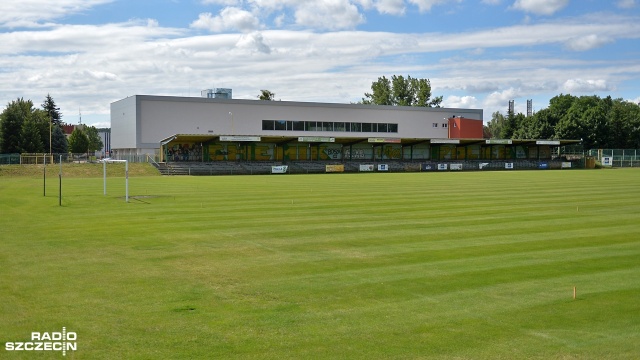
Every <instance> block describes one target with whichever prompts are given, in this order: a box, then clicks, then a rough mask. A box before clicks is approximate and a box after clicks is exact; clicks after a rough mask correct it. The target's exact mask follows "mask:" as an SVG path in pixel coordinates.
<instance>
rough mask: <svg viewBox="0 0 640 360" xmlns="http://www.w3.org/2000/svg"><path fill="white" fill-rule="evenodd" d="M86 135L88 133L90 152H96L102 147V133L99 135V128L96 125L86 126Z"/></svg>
mask: <svg viewBox="0 0 640 360" xmlns="http://www.w3.org/2000/svg"><path fill="white" fill-rule="evenodd" d="M85 135H87V139H88V140H89V152H96V151H98V150H100V149H102V146H103V144H102V139H100V135H98V129H96V128H95V127H94V126H89V127H87V128H85Z"/></svg>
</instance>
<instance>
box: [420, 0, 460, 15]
mask: <svg viewBox="0 0 640 360" xmlns="http://www.w3.org/2000/svg"><path fill="white" fill-rule="evenodd" d="M408 1H409V3H411V4H413V5H415V6H417V7H418V9H419V10H420V12H427V11H430V10H431V8H432V7H433V6H436V5H440V4H445V3H448V2H458V3H459V2H461V1H462V0H408Z"/></svg>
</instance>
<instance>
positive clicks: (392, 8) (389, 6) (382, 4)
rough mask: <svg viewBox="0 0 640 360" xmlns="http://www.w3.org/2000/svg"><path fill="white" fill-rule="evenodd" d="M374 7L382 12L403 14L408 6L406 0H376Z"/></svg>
mask: <svg viewBox="0 0 640 360" xmlns="http://www.w3.org/2000/svg"><path fill="white" fill-rule="evenodd" d="M374 7H375V8H376V10H377V11H378V12H379V13H381V14H391V15H402V14H404V12H405V10H406V8H405V6H404V0H376V1H375V3H374Z"/></svg>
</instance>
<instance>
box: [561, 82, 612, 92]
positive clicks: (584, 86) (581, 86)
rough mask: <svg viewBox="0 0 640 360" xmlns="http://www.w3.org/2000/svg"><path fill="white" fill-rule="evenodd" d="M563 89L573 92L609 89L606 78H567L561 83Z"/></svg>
mask: <svg viewBox="0 0 640 360" xmlns="http://www.w3.org/2000/svg"><path fill="white" fill-rule="evenodd" d="M562 87H563V89H564V90H565V91H566V92H569V93H571V92H574V93H592V92H597V91H608V90H611V87H610V86H609V84H607V81H606V80H603V79H598V80H583V79H569V80H567V81H565V83H564V84H563V86H562Z"/></svg>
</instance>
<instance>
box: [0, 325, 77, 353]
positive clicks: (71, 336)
mask: <svg viewBox="0 0 640 360" xmlns="http://www.w3.org/2000/svg"><path fill="white" fill-rule="evenodd" d="M77 340H78V334H76V333H75V332H72V331H69V332H67V328H64V327H63V328H62V332H50V333H48V332H42V333H41V332H32V333H31V341H14V342H6V343H5V344H4V349H5V350H6V351H62V355H63V356H67V351H69V350H73V351H76V350H78V344H77V343H76V341H77Z"/></svg>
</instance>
